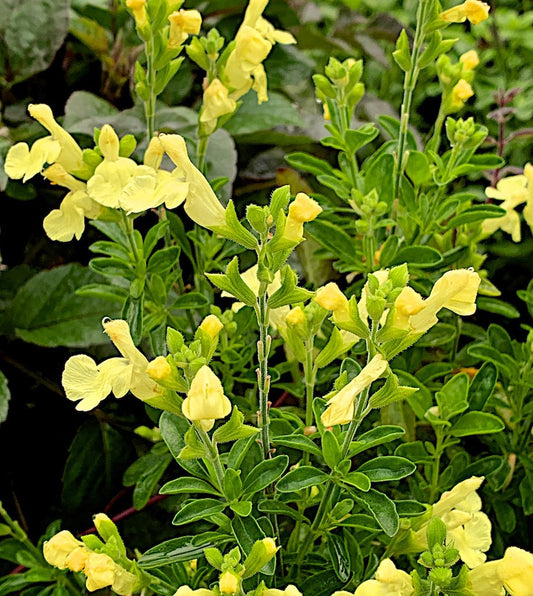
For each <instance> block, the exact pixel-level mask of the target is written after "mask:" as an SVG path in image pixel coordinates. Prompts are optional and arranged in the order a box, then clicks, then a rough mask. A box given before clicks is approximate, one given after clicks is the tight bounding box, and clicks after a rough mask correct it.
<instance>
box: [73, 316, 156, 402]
mask: <svg viewBox="0 0 533 596" xmlns="http://www.w3.org/2000/svg"><path fill="white" fill-rule="evenodd" d="M103 326H104V330H105V332H106V333H107V334H108V335H109V337H110V338H111V341H112V342H113V343H114V344H115V346H116V347H117V349H118V350H119V352H120V353H121V354H122V356H123V358H109V359H107V360H104V362H102V363H100V364H99V365H97V364H96V362H95V361H94V360H93V359H92V358H90V357H89V356H86V355H84V354H78V355H76V356H72V357H71V358H69V359H68V360H67V362H66V364H65V370H64V371H63V376H62V384H63V388H64V389H65V393H66V395H67V398H68V399H70V400H71V401H79V402H80V403H78V404H77V405H76V409H77V410H81V411H88V410H92V409H93V408H95V407H96V406H97V405H98V404H99V403H100V402H101V401H102V400H104V399H105V398H106V397H107V396H108V395H109V394H110V393H111V392H113V394H114V395H115V397H117V398H118V397H123V396H124V395H126V393H128V391H131V393H133V395H135V397H138V398H139V399H141V400H143V401H146V402H148V403H152V404H154V405H155V406H156V407H158V406H157V404H158V403H159V402H158V397H159V396H160V395H161V393H162V389H161V388H160V387H159V385H158V384H157V383H156V382H155V381H153V380H152V379H151V378H150V376H149V375H148V374H147V372H146V369H147V367H148V360H147V359H146V357H145V356H144V355H143V354H141V352H140V351H139V350H138V349H137V348H136V347H135V345H134V344H133V340H132V338H131V335H130V329H129V326H128V323H127V322H126V321H123V320H121V319H116V320H111V319H107V320H106V319H104V322H103Z"/></svg>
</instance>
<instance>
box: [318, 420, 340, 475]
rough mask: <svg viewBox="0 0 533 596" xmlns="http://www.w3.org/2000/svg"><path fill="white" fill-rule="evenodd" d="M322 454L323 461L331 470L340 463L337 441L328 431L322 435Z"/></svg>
mask: <svg viewBox="0 0 533 596" xmlns="http://www.w3.org/2000/svg"><path fill="white" fill-rule="evenodd" d="M322 453H323V455H324V460H325V462H326V463H327V464H328V466H329V467H330V468H331V469H332V470H333V469H335V467H336V466H337V464H338V463H339V462H340V461H341V459H342V456H341V449H340V447H339V442H338V441H337V437H335V435H334V434H333V433H332V432H331V431H329V430H326V431H324V434H323V435H322Z"/></svg>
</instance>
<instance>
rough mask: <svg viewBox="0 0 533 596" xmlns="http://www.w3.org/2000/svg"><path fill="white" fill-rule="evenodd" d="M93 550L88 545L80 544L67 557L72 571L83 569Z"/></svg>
mask: <svg viewBox="0 0 533 596" xmlns="http://www.w3.org/2000/svg"><path fill="white" fill-rule="evenodd" d="M90 554H91V551H90V550H89V549H88V548H87V547H86V546H78V548H75V549H74V550H73V551H72V552H71V553H70V554H69V555H68V556H67V559H66V564H67V568H68V569H70V570H71V571H83V569H84V568H85V564H86V563H87V559H88V558H89V555H90Z"/></svg>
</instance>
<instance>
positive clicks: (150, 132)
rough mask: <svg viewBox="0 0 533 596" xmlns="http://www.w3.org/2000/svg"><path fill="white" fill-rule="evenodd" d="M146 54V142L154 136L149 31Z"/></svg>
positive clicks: (151, 42)
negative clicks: (147, 92) (147, 94)
mask: <svg viewBox="0 0 533 596" xmlns="http://www.w3.org/2000/svg"><path fill="white" fill-rule="evenodd" d="M144 48H145V52H146V79H147V81H148V91H149V96H148V99H147V100H146V101H145V102H144V113H145V116H146V134H147V136H148V141H150V139H151V138H152V137H153V136H154V132H155V102H156V99H157V96H156V94H155V81H156V75H157V73H156V70H155V66H154V35H153V32H152V31H151V30H150V38H149V39H148V40H147V41H146V42H145V44H144Z"/></svg>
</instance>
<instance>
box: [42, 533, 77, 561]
mask: <svg viewBox="0 0 533 596" xmlns="http://www.w3.org/2000/svg"><path fill="white" fill-rule="evenodd" d="M83 546H84V544H83V542H81V541H80V540H77V539H76V538H74V536H73V535H72V534H71V533H70V532H69V531H68V530H61V532H58V533H57V534H55V535H54V536H52V538H50V540H47V541H45V543H44V544H43V555H44V558H45V559H46V561H47V562H48V563H50V565H53V566H54V567H57V568H58V569H67V567H68V564H67V559H68V557H69V555H70V554H71V553H72V552H74V551H75V550H76V549H78V548H80V547H83Z"/></svg>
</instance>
